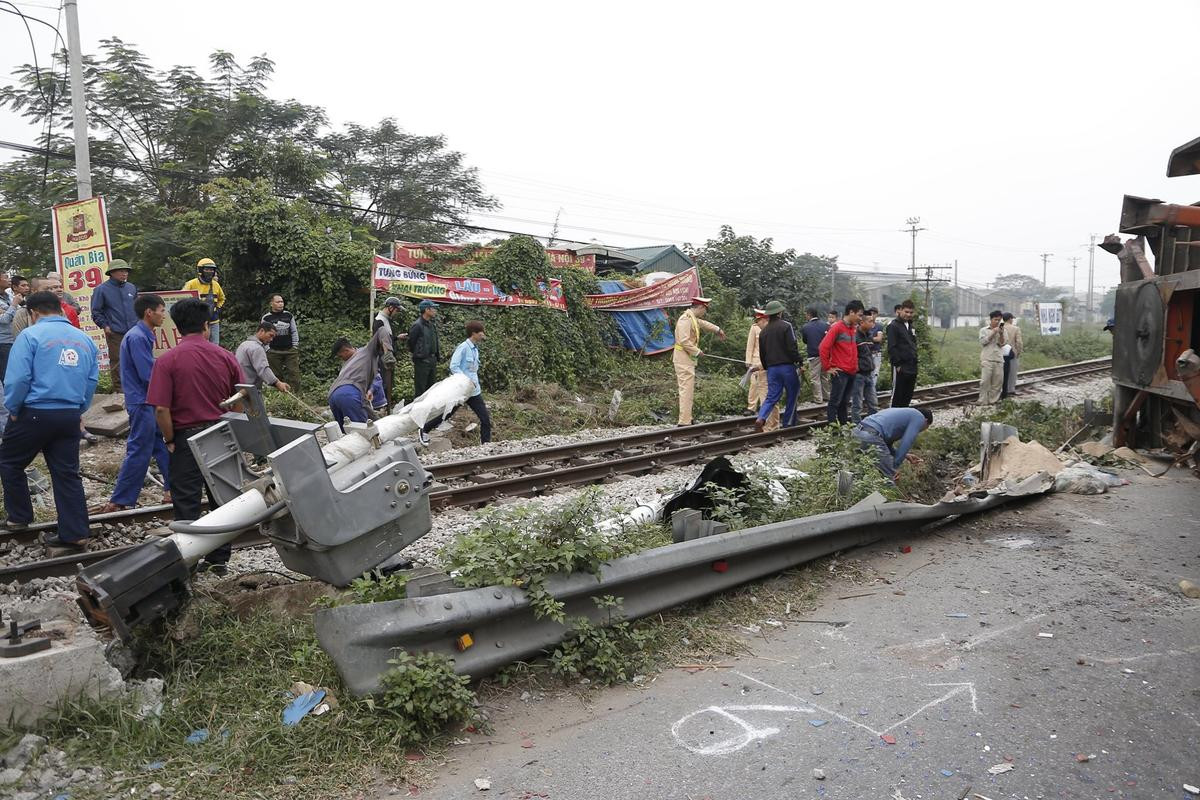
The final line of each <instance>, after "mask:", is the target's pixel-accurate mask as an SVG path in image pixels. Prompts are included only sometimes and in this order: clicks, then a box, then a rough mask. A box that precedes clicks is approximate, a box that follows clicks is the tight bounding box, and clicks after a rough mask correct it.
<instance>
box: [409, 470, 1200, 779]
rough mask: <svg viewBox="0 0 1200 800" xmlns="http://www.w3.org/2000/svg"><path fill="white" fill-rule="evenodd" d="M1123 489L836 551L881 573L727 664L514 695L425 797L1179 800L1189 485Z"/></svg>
mask: <svg viewBox="0 0 1200 800" xmlns="http://www.w3.org/2000/svg"><path fill="white" fill-rule="evenodd" d="M1125 475H1126V476H1127V477H1129V478H1130V479H1131V480H1132V481H1133V485H1131V486H1127V487H1123V488H1120V489H1117V490H1115V491H1114V492H1112V493H1111V494H1108V495H1103V496H1099V497H1081V496H1075V495H1052V496H1050V497H1047V498H1044V499H1041V500H1037V501H1033V502H1031V503H1027V504H1023V505H1021V506H1019V507H1014V508H1012V509H1005V510H999V511H995V512H992V513H990V514H987V515H984V516H980V517H976V518H972V519H968V520H962V521H959V522H958V523H955V524H952V525H950V526H947V527H945V528H942V529H940V530H939V531H937V532H936V533H932V534H926V535H923V536H914V537H911V538H905V539H894V540H891V541H889V542H886V543H882V544H880V545H878V546H875V547H872V548H868V549H866V550H863V551H857V552H855V553H852V554H849V557H852V558H856V559H858V560H859V561H860V562H862V563H863V564H864V565H865V566H866V567H867V568H868V570H871V569H873V570H875V571H876V573H877V574H878V575H879V576H881V577H882V578H886V579H888V580H890V581H891V583H886V582H884V581H882V580H881V581H877V582H876V583H874V584H871V585H868V586H863V585H862V584H857V583H856V584H850V583H838V584H834V585H832V586H830V587H828V589H827V590H826V591H825V592H824V595H823V600H822V603H821V607H820V608H819V609H818V610H817V611H815V612H813V613H812V614H810V615H808V616H809V618H813V619H823V620H831V621H835V622H844V623H845V624H844V625H836V626H835V625H827V624H799V623H794V624H791V623H790V624H788V625H787V626H786V627H785V628H782V629H777V628H764V631H765V633H766V634H769V635H764V636H758V637H750V638H749V639H748V641H749V642H750V645H751V647H752V649H753V652H754V656H753V657H744V658H738V659H729V660H726V661H725V662H723V663H725V664H728V665H729V668H726V669H718V670H707V671H703V672H699V673H694V674H693V673H688V672H685V671H682V670H670V671H667V672H665V673H663V674H661V675H659V676H658V677H656V678H655V679H654V680H653V682H651V683H649V684H648V685H647V686H646V687H645V688H640V689H639V688H632V687H623V688H618V689H611V690H607V691H603V692H598V693H593V694H592V695H591V696H590V698H589V699H588V700H587V701H586V702H581V701H580V700H579V699H578V698H575V697H573V696H563V697H555V698H548V699H545V700H542V701H538V702H526V703H522V702H519V701H515V700H514V702H513V703H511V704H510V705H509V706H508V707H507V708H506V709H504V710H502V711H501V712H500V713H499V714H498V715H497V718H496V719H495V724H496V732H495V734H494V735H493V736H491V737H487V738H484V739H479V738H476V739H475V740H474V741H472V742H471V743H470V744H466V745H462V746H459V747H454V748H452V749H451V753H450V755H451V761H450V763H449V764H447V765H446V766H445V767H444V768H443V769H442V770H441V777H440V780H439V783H438V784H437V785H436V786H434V787H432V788H431V789H428V790H423V791H421V792H420V795H421V796H422V797H428V798H435V799H437V798H463V797H480V798H483V797H504V798H522V799H523V800H529V798H534V797H539V798H540V797H547V798H555V800H592V799H593V798H595V799H596V800H601V799H602V798H603V799H604V800H610V799H612V798H637V799H638V800H648V799H651V798H653V799H658V798H664V799H665V798H678V799H679V800H700V799H701V798H709V799H710V800H726V799H730V800H732V799H733V798H739V799H740V798H805V797H815V798H828V799H829V800H832V798H850V799H853V800H858V799H859V798H895V800H901V798H903V799H904V800H915V799H916V798H958V797H961V796H963V793H964V791H965V790H967V788H968V787H970V789H969V792H968V793H967V794H966V795H965V796H967V797H972V796H975V795H979V796H982V797H984V798H991V800H1000V798H1051V797H1053V798H1114V797H1115V798H1191V800H1195V797H1194V796H1192V795H1189V794H1187V793H1186V792H1185V790H1184V788H1183V786H1184V784H1185V783H1186V784H1192V785H1200V600H1190V599H1188V598H1185V597H1184V596H1183V595H1182V594H1180V592H1179V591H1178V589H1177V584H1178V581H1179V580H1180V578H1183V577H1190V578H1191V579H1192V580H1194V581H1196V582H1200V552H1198V547H1200V482H1197V480H1196V479H1195V478H1194V477H1191V476H1189V475H1186V474H1184V473H1182V472H1180V473H1178V475H1177V476H1176V477H1173V478H1169V479H1159V480H1155V479H1151V478H1148V477H1146V476H1143V475H1140V474H1134V473H1130V472H1127V473H1125ZM906 544H907V545H911V546H912V552H911V553H908V554H901V553H898V551H897V550H898V546H899V545H906ZM863 592H873V594H870V595H869V596H866V597H858V598H853V599H848V600H838V599H837V598H838V597H839V596H845V595H848V594H859V593H863ZM1047 634H1050V635H1052V636H1047ZM893 742H894V743H893ZM1083 759H1086V760H1083ZM1009 767H1011V769H1009ZM989 768H992V769H999V770H1007V771H1003V772H999V773H998V774H989ZM814 769H819V770H823V772H824V775H825V779H824V780H817V779H816V778H815V777H814V774H813V770H814ZM475 778H488V779H490V781H491V787H492V788H491V789H490V791H488V792H486V793H485V792H480V791H478V790H477V789H476V788H475V786H474V783H473V780H474V779H475Z"/></svg>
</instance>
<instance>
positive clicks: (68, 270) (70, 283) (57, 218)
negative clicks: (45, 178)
mask: <svg viewBox="0 0 1200 800" xmlns="http://www.w3.org/2000/svg"><path fill="white" fill-rule="evenodd" d="M51 215H52V218H53V228H54V256H55V265H56V269H57V270H58V274H59V276H60V277H61V278H62V282H63V288H64V289H65V290H66V291H67V292H68V293H69V294H70V295H71V296H72V297H74V298H75V301H76V302H77V303H79V308H80V311H79V327H80V328H82V329H83V332H84V333H86V334H87V335H88V336H90V337H91V338H92V341H93V342H95V343H96V347H98V348H99V349H100V366H102V367H106V366H108V347H107V346H106V344H105V341H104V331H103V330H101V329H100V328H99V327H97V326H96V324H95V323H94V322H92V291H93V290H94V289H95V288H96V287H97V286H99V285H100V284H102V283H104V281H105V280H107V276H106V275H105V270H107V269H108V262H109V261H110V260H111V259H112V247H111V246H110V243H109V239H108V217H107V215H106V214H105V211H104V199H103V198H100V197H92V198H89V199H87V200H78V201H76V202H74V203H63V204H62V205H57V206H54V208H52V209H51Z"/></svg>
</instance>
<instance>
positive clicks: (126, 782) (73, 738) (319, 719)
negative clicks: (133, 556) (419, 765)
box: [43, 603, 463, 798]
mask: <svg viewBox="0 0 1200 800" xmlns="http://www.w3.org/2000/svg"><path fill="white" fill-rule="evenodd" d="M176 636H178V637H179V638H178V639H177V638H175V637H176ZM145 641H146V646H147V648H148V649H147V650H146V651H145V652H143V653H142V654H141V656H142V663H143V664H144V665H145V667H144V670H145V674H146V675H158V676H161V677H162V678H164V679H165V682H166V687H165V690H164V698H165V702H164V703H163V708H162V714H161V716H159V717H155V716H147V717H145V718H144V719H140V718H139V717H138V714H137V711H138V709H137V708H136V703H132V702H126V703H122V702H116V701H113V700H105V701H103V702H96V701H84V702H80V703H78V704H74V705H72V706H69V707H68V708H66V709H64V712H63V714H62V715H61V716H60V717H59V718H57V719H54V720H51V721H48V722H47V723H46V725H45V726H44V731H43V732H44V733H45V734H46V735H48V736H49V738H50V740H51V743H52V744H54V745H55V746H57V747H62V748H64V749H67V750H68V752H70V753H71V755H72V756H73V757H74V758H75V759H76V760H77V761H78V763H82V764H100V765H103V766H104V768H105V769H106V770H109V772H110V775H109V778H108V784H107V790H106V792H105V794H104V795H103V796H105V797H107V796H111V795H114V794H117V793H120V792H123V793H125V794H126V795H128V794H129V790H130V789H131V788H135V787H138V788H141V789H144V787H145V786H146V785H148V784H149V783H150V782H152V781H154V782H157V783H159V784H162V785H164V786H172V787H174V788H175V789H176V794H175V795H174V796H175V797H183V798H210V797H216V796H221V795H232V796H240V797H249V796H254V797H270V798H291V797H296V796H298V795H304V796H310V797H345V796H348V795H349V794H350V793H352V792H355V791H361V790H362V789H363V787H365V786H370V785H372V784H374V783H375V782H377V781H379V780H381V779H383V780H386V781H398V782H401V783H403V782H404V781H405V779H406V776H408V775H409V774H411V773H412V766H411V765H410V764H408V762H406V760H405V752H406V751H407V748H408V747H409V746H411V745H413V744H422V743H426V742H428V741H429V738H428V734H427V733H426V731H428V730H429V728H428V727H419V726H420V723H418V727H419V731H420V735H417V732H418V728H414V727H413V725H414V723H413V722H412V721H411V719H410V714H411V713H412V712H410V711H409V710H408V709H407V708H406V707H405V705H404V698H406V697H411V696H415V695H417V694H418V692H419V691H420V688H419V687H420V686H421V683H420V682H416V683H415V684H414V685H413V686H412V688H410V689H402V688H400V687H401V686H402V685H403V683H404V681H403V680H401V679H396V680H395V681H394V685H395V686H396V687H397V688H396V691H395V692H394V693H393V695H392V699H391V700H389V699H388V698H387V697H386V696H385V697H383V698H382V699H381V700H378V701H375V702H373V703H372V702H367V701H360V700H356V699H355V698H353V697H351V696H350V695H349V692H347V691H346V690H345V689H344V687H343V685H342V683H341V680H340V678H339V677H338V675H337V672H336V670H335V669H334V666H333V663H332V662H331V661H330V659H329V657H328V656H327V655H326V654H325V652H324V651H323V650H322V649H321V648H320V647H319V646H318V645H317V642H316V639H315V637H314V635H313V631H312V625H311V622H310V621H309V620H308V619H306V618H280V617H274V616H268V615H266V614H260V615H256V616H252V617H249V618H244V619H243V618H238V617H236V616H234V615H233V614H232V613H231V612H229V611H228V610H226V609H225V608H224V607H221V606H217V605H215V604H208V603H195V604H193V606H192V607H191V608H190V610H189V611H188V615H187V616H186V617H185V618H183V619H182V620H181V621H180V623H179V625H177V626H176V627H175V629H174V635H169V636H162V637H157V638H152V637H147V638H146V640H145ZM426 666H427V667H429V668H436V667H435V666H434V665H432V664H430V665H426ZM430 674H433V673H430ZM297 680H302V681H305V682H307V683H310V684H312V685H314V686H323V687H328V688H329V689H331V690H332V691H333V692H334V695H335V696H336V699H337V702H338V705H337V707H336V708H334V709H333V710H331V711H330V712H328V713H326V714H323V715H321V716H312V715H310V716H308V717H305V718H304V719H303V720H302V721H301V723H300V724H299V725H296V726H294V727H286V728H285V727H284V726H283V725H282V722H281V714H282V711H283V709H284V707H285V706H286V705H287V704H288V702H289V701H290V696H289V694H288V690H289V687H291V685H292V684H293V682H295V681H297ZM404 680H407V679H404ZM441 685H442V686H445V687H448V689H449V690H450V691H451V693H450V694H448V697H449V698H450V701H452V702H453V705H449V706H446V705H439V706H437V707H438V708H440V709H441V710H440V711H439V712H438V713H439V714H443V715H449V716H448V718H450V717H453V718H455V719H460V718H462V717H460V716H458V711H459V710H460V709H461V705H462V701H463V697H462V696H461V693H460V692H458V691H457V690H454V689H453V686H452V685H451V684H449V683H447V682H446V681H442V684H441ZM448 702H449V701H448ZM451 712H453V713H451ZM199 729H206V730H207V731H208V737H207V739H206V740H205V741H203V742H200V743H196V744H191V743H188V741H187V738H188V736H189V735H190V734H191V733H192V732H193V731H195V730H199ZM148 764H149V765H154V766H152V767H149V768H148V767H147V766H146V765H148ZM159 765H161V766H159ZM115 770H120V771H122V773H123V774H122V775H115V774H112V773H113V771H115ZM76 796H83V795H81V794H79V793H78V792H75V791H72V797H76Z"/></svg>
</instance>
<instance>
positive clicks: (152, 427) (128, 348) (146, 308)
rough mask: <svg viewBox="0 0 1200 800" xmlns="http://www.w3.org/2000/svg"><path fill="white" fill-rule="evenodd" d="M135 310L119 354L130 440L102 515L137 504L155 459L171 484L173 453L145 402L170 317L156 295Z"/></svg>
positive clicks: (166, 498)
mask: <svg viewBox="0 0 1200 800" xmlns="http://www.w3.org/2000/svg"><path fill="white" fill-rule="evenodd" d="M133 310H134V311H135V312H136V313H137V314H138V316H139V317H140V319H139V320H138V323H137V325H134V326H133V328H131V329H130V330H129V332H128V333H126V334H125V338H124V339H123V340H122V341H121V351H120V352H121V375H122V378H123V380H122V381H121V385H122V386H123V387H124V391H125V411H126V412H128V414H129V438H128V439H126V441H125V460H124V461H122V462H121V469H120V471H119V472H118V473H117V482H116V484H115V485H114V486H113V491H112V497H110V498H109V500H108V502H107V503H105V504H104V506H103V507H102V508H101V509H100V513H101V514H106V513H108V512H110V511H121V510H122V509H126V508H131V507H133V506H136V505H137V501H138V495H140V494H141V493H142V484H144V483H145V482H146V470H148V469H149V468H150V459H151V458H152V457H153V458H154V460H155V461H157V462H158V471H159V473H160V474H161V475H162V480H163V486H170V485H171V472H170V461H171V454H170V453H168V452H167V444H166V442H165V441H163V437H162V432H160V431H159V429H158V424H157V423H156V422H155V421H154V406H152V405H150V404H149V403H147V402H146V391H147V389H149V388H150V373H151V371H152V370H153V369H154V338H155V335H156V334H155V331H156V330H157V329H158V328H161V327H162V324H163V321H164V320H165V319H166V317H167V305H166V303H164V302H163V299H162V298H161V297H159V296H158V295H156V294H142V295H138V299H137V300H136V301H135V302H134V304H133ZM163 502H164V503H170V502H171V493H170V491H167V492H166V493H164V495H163Z"/></svg>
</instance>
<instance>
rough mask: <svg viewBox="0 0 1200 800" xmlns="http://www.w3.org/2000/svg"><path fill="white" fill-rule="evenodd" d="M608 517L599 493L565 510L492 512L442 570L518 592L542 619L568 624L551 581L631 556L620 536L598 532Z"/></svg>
mask: <svg viewBox="0 0 1200 800" xmlns="http://www.w3.org/2000/svg"><path fill="white" fill-rule="evenodd" d="M603 513H604V508H603V506H602V505H601V501H600V493H599V490H597V489H595V488H589V489H586V490H584V491H583V492H582V493H580V495H579V496H578V497H576V498H575V499H573V500H571V501H570V502H569V503H567V505H566V506H565V507H563V508H562V509H561V510H554V511H547V510H543V509H534V508H532V507H529V506H518V507H517V508H512V509H503V510H489V511H487V512H485V513H484V516H483V520H482V522H481V523H480V525H479V526H478V527H477V528H476V529H475V530H473V531H471V532H470V533H467V534H464V535H462V536H459V537H458V538H457V539H455V540H454V541H453V542H452V543H451V544H449V545H447V546H446V547H445V548H443V550H442V551H441V560H442V566H443V567H444V568H445V569H446V570H447V571H448V572H449V573H450V574H452V575H454V580H455V582H456V583H458V584H459V585H460V586H464V587H468V588H476V587H480V586H516V587H519V588H521V589H522V590H524V592H525V594H526V595H527V596H528V597H529V602H530V605H531V606H532V608H533V611H534V613H535V614H536V615H537V616H539V617H548V618H549V619H553V620H557V621H559V622H565V621H566V614H565V612H564V610H563V604H562V603H561V602H560V601H558V600H555V599H554V597H553V595H551V594H550V593H549V591H547V589H546V579H547V578H548V577H549V576H551V575H555V574H560V573H563V574H568V573H573V572H590V573H593V574H594V573H597V572H599V571H600V567H601V565H602V564H604V562H606V561H611V560H612V559H614V558H619V557H620V556H623V555H626V554H627V553H629V552H630V545H629V544H628V543H627V542H625V541H623V540H622V538H621V537H616V536H608V535H606V534H604V533H602V532H601V531H600V530H599V528H598V527H597V523H598V522H600V521H601V520H602V519H603V516H602V514H603Z"/></svg>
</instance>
